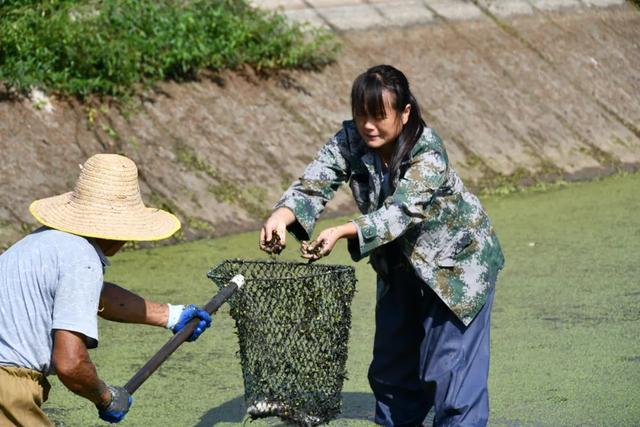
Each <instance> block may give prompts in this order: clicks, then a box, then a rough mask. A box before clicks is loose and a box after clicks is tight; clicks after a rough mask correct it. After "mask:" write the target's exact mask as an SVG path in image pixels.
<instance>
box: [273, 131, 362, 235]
mask: <svg viewBox="0 0 640 427" xmlns="http://www.w3.org/2000/svg"><path fill="white" fill-rule="evenodd" d="M346 149H347V142H346V133H345V130H344V129H342V130H341V131H340V132H338V133H337V134H336V135H335V136H334V137H332V138H331V139H330V140H329V142H328V143H327V144H326V145H325V146H324V147H322V148H321V149H320V151H319V152H318V154H317V156H316V157H315V159H314V160H313V161H312V162H311V163H310V164H309V165H308V166H307V167H306V169H305V170H304V173H303V175H302V177H301V178H300V179H299V180H297V181H295V182H294V183H293V184H291V186H290V187H289V189H288V190H287V191H285V193H284V194H283V195H282V198H281V199H280V201H278V203H276V205H275V208H276V209H277V208H281V207H286V208H289V209H291V211H292V212H293V213H294V215H295V216H296V220H297V221H296V222H295V223H294V224H292V225H291V226H290V227H289V231H290V232H291V233H293V235H294V236H295V237H296V238H297V239H298V240H309V239H310V237H311V235H312V234H313V228H314V226H315V223H316V220H317V219H318V217H319V216H320V214H321V213H322V211H323V210H324V207H325V206H326V204H327V202H328V201H329V200H331V199H332V198H333V196H334V194H335V192H336V190H337V189H338V187H340V185H341V184H342V183H344V182H345V181H347V180H348V179H349V173H350V172H349V170H350V167H349V163H348V162H347V160H346V157H345V155H344V153H345V150H346Z"/></svg>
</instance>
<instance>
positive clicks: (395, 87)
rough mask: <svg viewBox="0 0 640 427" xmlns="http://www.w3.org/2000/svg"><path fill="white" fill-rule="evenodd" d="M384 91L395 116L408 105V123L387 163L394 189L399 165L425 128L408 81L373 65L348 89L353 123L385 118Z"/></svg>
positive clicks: (390, 69) (395, 71) (385, 67)
mask: <svg viewBox="0 0 640 427" xmlns="http://www.w3.org/2000/svg"><path fill="white" fill-rule="evenodd" d="M385 90H386V91H388V92H389V93H390V94H391V104H392V107H393V109H394V110H395V111H396V112H397V113H398V114H401V113H402V112H403V111H404V109H405V107H406V105H407V104H409V105H411V111H410V112H409V120H408V121H407V123H406V124H405V125H404V126H403V128H402V131H401V132H400V135H399V136H398V139H397V140H396V145H395V149H394V151H393V155H392V156H391V161H390V162H389V178H390V182H391V183H392V185H393V183H394V182H395V179H396V178H397V177H398V176H399V174H400V166H401V164H402V161H403V160H405V159H406V158H407V157H408V156H409V153H410V152H411V149H412V148H413V146H414V145H416V142H417V141H418V139H419V138H420V135H422V131H423V130H424V128H425V126H426V124H425V122H424V120H423V119H422V114H421V113H420V106H419V105H418V101H416V99H415V98H414V96H413V94H412V93H411V90H410V89H409V81H408V80H407V78H406V77H405V75H404V74H403V73H402V71H400V70H398V69H397V68H395V67H392V66H391V65H376V66H375V67H371V68H369V69H368V70H367V71H365V72H364V73H362V74H360V75H359V76H358V77H357V78H356V79H355V81H354V82H353V86H352V87H351V113H352V114H353V119H354V120H355V119H356V117H362V116H367V117H372V118H375V119H382V118H384V117H385V109H384V108H385V107H384V98H383V97H382V94H383V91H385Z"/></svg>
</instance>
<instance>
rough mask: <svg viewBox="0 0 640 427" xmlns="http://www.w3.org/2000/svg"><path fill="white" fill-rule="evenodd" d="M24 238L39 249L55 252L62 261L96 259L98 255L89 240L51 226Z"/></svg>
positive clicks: (97, 259) (98, 260)
mask: <svg viewBox="0 0 640 427" xmlns="http://www.w3.org/2000/svg"><path fill="white" fill-rule="evenodd" d="M25 239H28V243H29V244H30V245H32V246H33V247H38V249H39V250H41V251H42V250H45V251H51V252H55V253H56V254H57V255H58V257H59V258H60V259H61V260H62V261H69V262H72V261H76V260H77V261H81V260H88V261H96V262H100V257H99V255H98V253H97V252H96V249H95V248H94V247H93V245H92V244H91V242H89V240H88V239H87V238H85V237H82V236H78V235H76V234H71V233H67V232H66V231H60V230H55V229H53V228H46V227H43V228H40V229H38V230H36V231H34V232H33V233H31V234H30V235H29V236H27V237H26V238H25Z"/></svg>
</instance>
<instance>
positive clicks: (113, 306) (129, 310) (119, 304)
mask: <svg viewBox="0 0 640 427" xmlns="http://www.w3.org/2000/svg"><path fill="white" fill-rule="evenodd" d="M98 314H99V315H100V317H102V318H103V319H106V320H112V321H114V322H124V323H141V324H145V325H153V326H162V327H165V326H166V325H167V320H168V319H169V306H168V305H167V304H160V303H157V302H153V301H149V300H146V299H144V298H142V297H141V296H139V295H136V294H134V293H133V292H131V291H129V290H127V289H124V288H121V287H120V286H118V285H116V284H114V283H109V282H104V286H103V288H102V293H101V294H100V307H99V312H98Z"/></svg>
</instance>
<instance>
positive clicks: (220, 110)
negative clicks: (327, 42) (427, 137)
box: [0, 0, 640, 246]
mask: <svg viewBox="0 0 640 427" xmlns="http://www.w3.org/2000/svg"><path fill="white" fill-rule="evenodd" d="M256 3H257V4H258V5H259V6H260V7H265V8H274V7H278V6H282V4H281V3H279V2H278V0H263V1H256ZM286 6H287V7H286V8H285V9H284V10H283V11H284V13H285V14H287V15H288V16H289V17H290V18H291V19H295V20H301V19H305V20H308V21H311V22H312V23H315V24H318V25H324V26H327V27H328V28H330V29H332V30H333V31H336V33H337V34H338V36H339V37H340V38H341V39H342V42H343V50H342V53H341V54H340V56H339V59H338V61H337V62H336V63H335V64H333V65H331V66H329V67H327V68H325V69H324V70H322V71H320V72H311V73H309V72H298V71H296V72H281V73H278V74H276V75H271V76H268V77H264V76H257V75H256V74H255V73H253V72H252V71H251V70H246V71H244V72H225V73H222V74H219V75H215V76H210V77H207V78H203V79H202V80H201V81H198V82H192V83H186V84H176V83H171V82H169V83H163V84H161V85H159V87H158V90H157V91H156V92H154V93H153V94H149V95H148V96H146V97H145V98H143V99H142V100H141V102H140V104H139V105H137V106H135V107H134V108H129V109H127V110H123V109H121V108H115V107H109V106H108V105H102V106H100V105H97V106H96V105H92V106H88V105H80V104H78V103H77V102H75V101H68V100H60V99H56V98H53V97H49V98H47V97H38V95H36V94H34V96H33V97H32V98H31V99H13V98H12V97H10V96H8V95H7V94H5V95H3V96H2V97H1V98H0V150H2V153H3V159H2V170H1V172H0V196H1V197H2V199H3V202H2V203H1V204H0V246H1V245H3V244H4V245H6V244H8V243H10V242H12V241H14V240H15V239H17V238H18V237H19V236H20V235H21V234H22V233H23V232H24V231H25V230H26V229H28V228H29V227H30V226H32V225H33V224H34V221H33V219H32V218H31V217H30V215H29V213H28V211H27V207H28V205H29V203H30V201H32V200H33V199H36V198H40V197H46V196H50V195H54V194H59V193H62V192H65V191H69V190H70V189H71V188H72V186H73V183H74V181H75V179H76V177H77V175H78V171H79V170H78V166H77V165H78V164H79V163H82V162H83V161H84V160H85V159H86V158H87V157H88V156H90V155H91V154H93V153H96V152H118V153H124V154H126V155H128V156H130V157H131V158H133V159H134V160H135V161H136V162H137V163H138V165H139V167H140V169H141V184H142V190H143V193H144V197H145V200H146V201H147V203H148V204H151V205H155V206H162V207H165V208H168V209H171V210H173V211H174V212H176V213H177V214H178V215H179V216H180V217H181V219H182V220H183V223H184V225H185V232H184V237H186V238H192V237H198V236H210V235H218V234H223V233H229V232H233V231H239V230H244V229H248V228H252V227H256V226H257V225H258V224H259V223H260V222H261V220H263V218H264V215H265V213H266V212H267V211H268V209H269V207H270V206H271V205H272V203H273V202H274V201H275V200H276V199H277V197H278V195H279V194H280V193H281V191H282V189H283V188H284V186H286V184H288V183H289V181H290V180H291V179H292V178H293V177H295V176H297V175H298V174H300V172H301V171H302V169H303V167H304V165H305V164H306V163H307V162H308V161H309V160H310V159H311V157H312V156H313V155H314V154H315V152H316V151H317V149H318V148H319V147H320V146H321V145H322V144H323V143H324V142H325V141H326V139H327V138H328V137H329V136H330V135H331V134H333V133H334V132H335V131H336V130H337V129H338V128H339V126H340V123H341V121H342V120H344V119H346V118H349V116H350V108H349V90H350V85H351V82H352V81H353V78H354V77H355V76H356V75H357V74H358V73H360V72H362V71H363V70H364V69H366V68H367V67H369V66H371V65H374V64H378V63H390V64H393V65H395V66H397V67H398V68H400V69H401V70H403V71H404V72H405V73H406V74H407V76H408V77H409V79H410V81H411V83H412V87H413V90H414V92H415V94H416V96H417V98H418V100H419V101H420V102H421V104H422V108H423V110H424V113H425V118H426V120H427V121H428V122H429V124H430V125H431V126H432V127H433V128H435V129H436V130H437V131H438V132H439V133H440V134H441V135H442V136H443V138H444V139H445V140H446V143H447V147H448V150H449V154H450V158H451V160H452V162H453V164H454V166H455V167H456V169H457V170H458V171H459V173H460V174H461V175H462V177H463V178H464V179H465V181H466V182H467V183H468V184H470V185H472V186H475V187H481V186H485V185H499V184H500V183H505V182H518V181H519V182H524V183H527V182H533V181H534V180H537V179H556V178H565V179H579V178H587V177H590V176H593V175H594V174H607V173H611V172H612V171H615V170H620V169H636V168H637V167H638V165H639V164H640V102H638V99H639V97H640V73H639V72H638V70H640V11H639V10H638V9H637V8H636V7H634V6H633V5H631V4H630V3H625V2H622V1H615V0H589V1H586V0H584V1H578V0H531V1H524V0H508V1H500V2H498V1H493V2H492V1H489V0H477V1H474V2H464V1H452V0H446V1H445V0H423V1H404V2H400V1H393V0H388V1H379V0H369V1H355V0H351V1H349V0H342V1H340V2H336V1H335V0H323V1H321V0H300V2H295V1H291V2H288V3H286ZM351 206H352V205H351V203H350V201H349V197H348V196H347V195H346V193H344V192H341V193H340V194H339V195H338V196H337V200H336V202H335V203H334V204H333V210H334V211H335V210H341V211H347V210H349V209H351Z"/></svg>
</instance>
